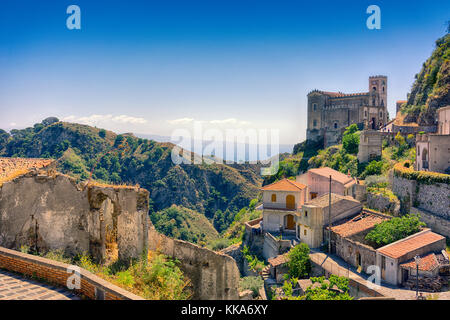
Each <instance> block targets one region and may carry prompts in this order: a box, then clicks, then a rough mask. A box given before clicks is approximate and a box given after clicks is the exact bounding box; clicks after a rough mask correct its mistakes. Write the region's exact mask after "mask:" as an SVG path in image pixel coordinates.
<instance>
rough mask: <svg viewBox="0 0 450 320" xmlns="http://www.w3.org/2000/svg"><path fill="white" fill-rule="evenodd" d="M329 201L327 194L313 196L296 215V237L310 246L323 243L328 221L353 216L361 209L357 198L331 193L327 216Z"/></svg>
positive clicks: (316, 246)
mask: <svg viewBox="0 0 450 320" xmlns="http://www.w3.org/2000/svg"><path fill="white" fill-rule="evenodd" d="M329 201H330V199H329V194H324V195H322V196H320V197H318V198H315V199H313V200H311V201H309V202H307V203H305V204H304V205H303V206H302V209H301V211H300V212H298V214H297V216H296V236H297V239H299V240H300V242H304V243H306V244H307V245H308V246H309V247H310V248H318V247H320V246H321V245H322V244H323V243H324V240H325V239H324V228H325V227H326V226H327V225H328V224H329V223H331V224H332V223H334V222H335V221H339V220H342V219H344V218H347V217H350V216H353V215H355V214H357V213H359V212H361V209H362V205H361V203H360V202H359V201H358V200H355V199H354V198H352V197H350V196H343V195H338V194H335V193H332V194H331V216H329V214H330V212H329V209H328V208H329V206H330V205H329ZM330 218H331V220H330Z"/></svg>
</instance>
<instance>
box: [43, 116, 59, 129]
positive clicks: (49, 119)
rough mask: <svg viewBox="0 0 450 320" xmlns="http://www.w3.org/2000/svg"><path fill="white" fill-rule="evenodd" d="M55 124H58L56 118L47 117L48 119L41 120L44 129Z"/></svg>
mask: <svg viewBox="0 0 450 320" xmlns="http://www.w3.org/2000/svg"><path fill="white" fill-rule="evenodd" d="M56 122H59V119H58V118H56V117H48V118H45V119H44V120H42V124H43V125H44V126H45V127H47V126H49V125H51V124H53V123H56Z"/></svg>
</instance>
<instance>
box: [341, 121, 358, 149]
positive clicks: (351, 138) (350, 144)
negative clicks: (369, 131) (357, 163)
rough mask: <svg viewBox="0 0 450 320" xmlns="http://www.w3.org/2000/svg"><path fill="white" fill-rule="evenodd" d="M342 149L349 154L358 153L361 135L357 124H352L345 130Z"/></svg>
mask: <svg viewBox="0 0 450 320" xmlns="http://www.w3.org/2000/svg"><path fill="white" fill-rule="evenodd" d="M342 147H343V149H344V150H345V151H346V152H347V153H350V154H357V153H358V147H359V133H358V126H357V125H356V124H352V125H351V126H349V127H347V129H346V130H345V132H344V135H343V136H342Z"/></svg>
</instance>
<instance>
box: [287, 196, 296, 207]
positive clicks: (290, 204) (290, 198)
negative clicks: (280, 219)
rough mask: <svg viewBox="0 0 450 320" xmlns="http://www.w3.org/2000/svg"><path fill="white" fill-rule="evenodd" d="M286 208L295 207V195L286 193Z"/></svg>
mask: <svg viewBox="0 0 450 320" xmlns="http://www.w3.org/2000/svg"><path fill="white" fill-rule="evenodd" d="M286 208H287V209H295V197H294V196H293V195H288V196H287V197H286Z"/></svg>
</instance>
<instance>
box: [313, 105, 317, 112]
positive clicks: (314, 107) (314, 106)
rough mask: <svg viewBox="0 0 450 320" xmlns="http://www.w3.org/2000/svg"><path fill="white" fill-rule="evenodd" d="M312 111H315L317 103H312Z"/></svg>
mask: <svg viewBox="0 0 450 320" xmlns="http://www.w3.org/2000/svg"><path fill="white" fill-rule="evenodd" d="M313 111H317V103H313Z"/></svg>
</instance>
